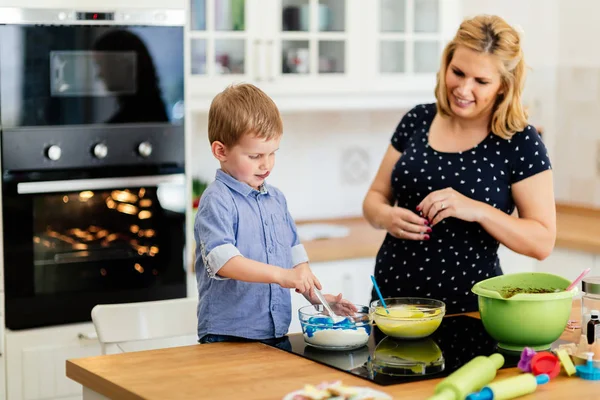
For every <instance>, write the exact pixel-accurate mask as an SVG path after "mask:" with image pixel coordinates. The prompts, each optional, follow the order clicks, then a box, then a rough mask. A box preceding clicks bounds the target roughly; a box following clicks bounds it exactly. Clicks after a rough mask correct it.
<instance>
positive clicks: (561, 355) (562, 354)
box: [556, 349, 577, 376]
mask: <svg viewBox="0 0 600 400" xmlns="http://www.w3.org/2000/svg"><path fill="white" fill-rule="evenodd" d="M556 355H557V357H558V359H559V360H560V363H561V364H562V366H563V368H564V370H565V372H566V373H567V375H569V376H572V375H574V374H575V373H576V372H577V371H576V370H575V365H573V361H572V360H571V357H570V356H569V353H568V352H567V350H566V349H558V350H556Z"/></svg>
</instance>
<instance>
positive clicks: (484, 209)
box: [477, 170, 556, 260]
mask: <svg viewBox="0 0 600 400" xmlns="http://www.w3.org/2000/svg"><path fill="white" fill-rule="evenodd" d="M512 195H513V199H514V201H515V204H516V206H517V210H518V211H519V216H518V217H515V216H511V215H507V214H505V213H504V212H502V211H500V210H498V209H496V208H494V207H492V206H490V205H489V204H485V203H479V204H480V208H481V209H480V212H479V213H478V214H479V218H477V222H479V224H481V226H482V227H483V228H484V229H485V230H486V231H487V232H488V233H489V234H490V235H492V236H493V237H494V238H495V239H496V240H498V241H499V242H500V243H502V244H503V245H504V246H506V247H508V248H509V249H511V250H512V251H514V252H517V253H520V254H523V255H526V256H530V257H534V258H536V259H538V260H543V259H545V258H546V257H548V256H549V255H550V253H551V252H552V249H553V248H554V242H555V240H556V205H555V202H554V185H553V179H552V170H547V171H544V172H540V173H539V174H536V175H534V176H531V177H529V178H527V179H524V180H522V181H520V182H517V183H515V184H513V185H512Z"/></svg>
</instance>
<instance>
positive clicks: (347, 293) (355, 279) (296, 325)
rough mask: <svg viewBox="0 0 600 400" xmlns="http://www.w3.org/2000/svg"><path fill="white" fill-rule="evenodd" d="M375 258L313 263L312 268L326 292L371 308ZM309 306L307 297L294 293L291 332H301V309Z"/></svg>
mask: <svg viewBox="0 0 600 400" xmlns="http://www.w3.org/2000/svg"><path fill="white" fill-rule="evenodd" d="M374 266H375V258H358V259H350V260H340V261H331V262H317V263H311V264H310V267H311V269H312V271H313V273H314V274H315V276H316V277H317V278H318V279H319V282H321V285H322V287H323V293H329V294H334V295H336V294H338V293H342V294H343V296H344V298H346V299H348V300H350V301H352V302H353V303H355V304H360V305H364V306H368V305H369V302H370V300H371V287H372V284H371V278H370V275H372V274H373V269H374ZM309 304H310V303H309V302H308V301H306V299H305V298H304V296H302V295H300V294H298V293H296V292H293V291H292V322H291V324H290V330H289V333H298V332H301V331H302V329H301V327H300V319H299V317H298V309H299V308H300V307H303V306H305V305H309Z"/></svg>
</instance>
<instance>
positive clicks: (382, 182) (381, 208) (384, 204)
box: [363, 145, 431, 240]
mask: <svg viewBox="0 0 600 400" xmlns="http://www.w3.org/2000/svg"><path fill="white" fill-rule="evenodd" d="M401 155H402V153H400V152H399V151H398V150H396V149H395V148H394V147H393V146H392V145H390V146H389V147H388V149H387V151H386V153H385V155H384V156H383V160H382V161H381V165H380V166H379V170H378V171H377V175H376V176H375V179H374V180H373V183H372V184H371V187H370V188H369V191H368V192H367V195H366V196H365V200H364V201H363V214H364V216H365V218H366V219H367V221H369V223H370V224H371V225H372V226H373V227H375V228H377V229H385V230H386V231H388V232H389V233H390V234H391V235H392V236H394V237H397V238H400V239H408V240H427V239H429V236H428V235H427V233H429V232H431V229H430V228H429V227H428V226H427V220H426V219H424V218H421V217H419V216H418V215H417V214H416V213H414V212H413V211H410V210H407V209H406V208H401V207H395V206H394V195H393V192H392V171H393V169H394V166H395V165H396V163H397V162H398V160H399V159H400V156H401Z"/></svg>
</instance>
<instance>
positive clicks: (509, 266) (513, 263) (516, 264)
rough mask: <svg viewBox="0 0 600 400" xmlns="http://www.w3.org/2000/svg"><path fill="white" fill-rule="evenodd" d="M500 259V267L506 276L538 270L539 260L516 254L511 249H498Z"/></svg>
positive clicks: (502, 247)
mask: <svg viewBox="0 0 600 400" xmlns="http://www.w3.org/2000/svg"><path fill="white" fill-rule="evenodd" d="M498 258H499V259H500V266H501V267H502V271H503V272H504V273H505V274H514V273H518V272H533V271H535V269H536V264H537V262H538V260H536V259H535V258H532V257H528V256H524V255H522V254H519V253H515V252H514V251H512V250H510V249H509V248H507V247H505V246H502V245H500V247H499V248H498Z"/></svg>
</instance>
